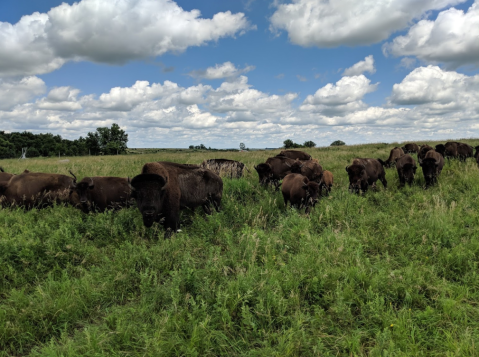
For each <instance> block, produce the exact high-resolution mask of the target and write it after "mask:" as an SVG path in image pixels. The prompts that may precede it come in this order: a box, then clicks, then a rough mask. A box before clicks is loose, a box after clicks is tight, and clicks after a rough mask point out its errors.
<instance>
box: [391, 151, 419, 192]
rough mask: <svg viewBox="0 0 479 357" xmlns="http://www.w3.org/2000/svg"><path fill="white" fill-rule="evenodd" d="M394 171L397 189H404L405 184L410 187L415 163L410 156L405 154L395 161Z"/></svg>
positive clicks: (414, 171)
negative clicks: (396, 178)
mask: <svg viewBox="0 0 479 357" xmlns="http://www.w3.org/2000/svg"><path fill="white" fill-rule="evenodd" d="M396 169H397V170H398V175H399V183H400V184H399V187H404V185H405V184H406V182H407V183H408V185H409V186H411V184H412V182H413V180H414V175H415V174H416V169H417V166H416V161H415V160H414V159H413V158H412V156H411V155H409V154H405V155H403V156H401V157H400V158H399V159H398V160H397V161H396Z"/></svg>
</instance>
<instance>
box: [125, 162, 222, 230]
mask: <svg viewBox="0 0 479 357" xmlns="http://www.w3.org/2000/svg"><path fill="white" fill-rule="evenodd" d="M131 187H132V194H131V195H132V197H133V198H135V200H136V203H137V205H138V208H139V210H140V212H141V214H142V216H143V224H144V225H145V226H146V227H151V226H152V225H153V223H154V222H159V221H160V219H161V218H164V219H165V220H164V223H163V225H164V227H165V229H166V232H165V238H168V237H170V236H171V234H172V233H173V232H177V231H178V228H179V221H180V209H184V208H188V209H195V208H196V207H199V206H201V207H203V210H204V211H205V213H206V214H211V208H210V205H211V204H213V205H214V207H215V208H216V210H217V211H219V209H220V205H221V198H222V196H223V181H222V180H221V177H219V176H218V175H217V174H215V173H214V172H213V171H211V170H208V169H203V168H198V167H194V166H189V165H182V164H176V163H173V162H165V161H162V162H151V163H147V164H145V165H144V166H143V168H142V170H141V174H139V175H137V176H135V177H134V178H133V179H132V180H131Z"/></svg>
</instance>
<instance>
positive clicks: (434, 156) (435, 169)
mask: <svg viewBox="0 0 479 357" xmlns="http://www.w3.org/2000/svg"><path fill="white" fill-rule="evenodd" d="M421 167H422V173H423V175H424V180H425V181H426V188H428V187H429V186H431V185H433V184H435V183H436V182H437V177H438V176H439V175H440V174H441V171H442V168H443V167H444V158H443V157H442V155H441V154H439V153H438V152H437V151H435V150H430V151H428V152H427V154H426V157H425V158H424V160H422V163H421Z"/></svg>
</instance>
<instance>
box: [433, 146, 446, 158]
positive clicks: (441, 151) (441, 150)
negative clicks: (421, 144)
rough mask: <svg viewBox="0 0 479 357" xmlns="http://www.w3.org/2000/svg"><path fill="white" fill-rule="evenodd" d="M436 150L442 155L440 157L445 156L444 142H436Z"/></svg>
mask: <svg viewBox="0 0 479 357" xmlns="http://www.w3.org/2000/svg"><path fill="white" fill-rule="evenodd" d="M435 147H436V151H437V152H438V153H439V154H441V155H442V157H445V156H446V145H444V144H437V145H436V146H435Z"/></svg>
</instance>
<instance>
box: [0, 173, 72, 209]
mask: <svg viewBox="0 0 479 357" xmlns="http://www.w3.org/2000/svg"><path fill="white" fill-rule="evenodd" d="M75 184H76V180H75V179H74V178H72V177H70V176H66V175H60V174H48V173H42V172H30V171H28V170H25V171H24V172H22V173H21V174H19V175H13V176H12V177H11V178H10V180H9V181H7V182H5V181H4V182H0V195H3V197H2V201H3V204H6V205H19V206H22V207H24V208H26V209H30V208H33V207H38V208H42V207H45V206H49V205H51V204H52V203H53V202H56V203H61V202H68V199H69V193H70V190H71V189H72V188H74V187H75Z"/></svg>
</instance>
